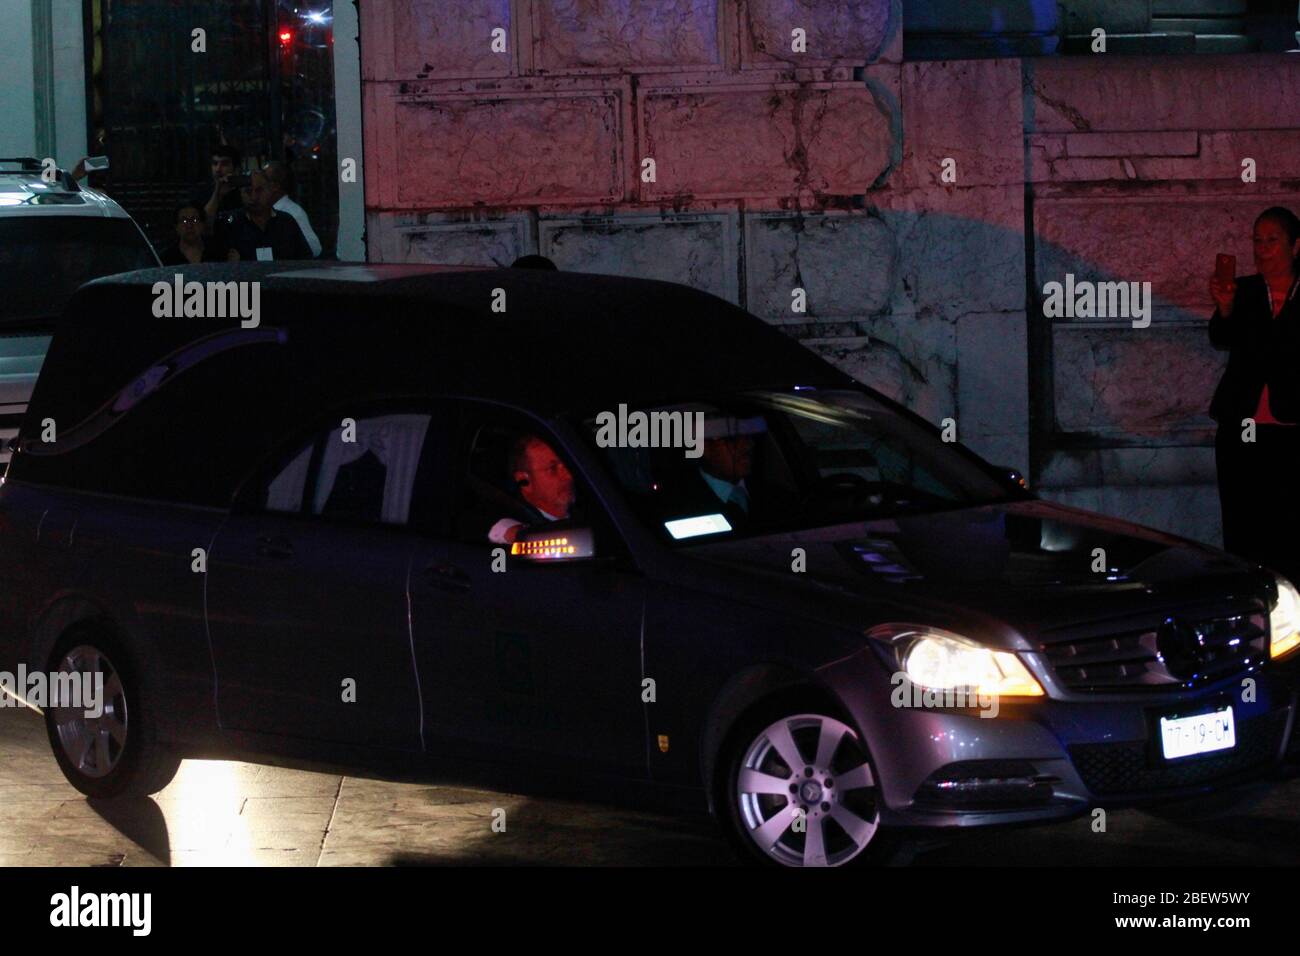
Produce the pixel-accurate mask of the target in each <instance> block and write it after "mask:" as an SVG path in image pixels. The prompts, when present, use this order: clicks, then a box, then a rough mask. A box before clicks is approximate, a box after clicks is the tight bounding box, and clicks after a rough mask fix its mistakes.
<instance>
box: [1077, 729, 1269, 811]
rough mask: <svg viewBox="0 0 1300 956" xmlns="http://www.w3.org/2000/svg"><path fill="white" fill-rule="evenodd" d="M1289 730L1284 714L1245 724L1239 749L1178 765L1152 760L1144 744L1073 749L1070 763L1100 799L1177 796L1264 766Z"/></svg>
mask: <svg viewBox="0 0 1300 956" xmlns="http://www.w3.org/2000/svg"><path fill="white" fill-rule="evenodd" d="M1285 728H1286V713H1285V712H1280V713H1273V714H1266V715H1264V716H1262V717H1255V718H1252V719H1251V720H1244V721H1242V722H1241V723H1240V725H1238V727H1237V746H1236V747H1234V748H1233V749H1232V750H1230V751H1227V752H1224V753H1218V754H1206V755H1205V756H1198V757H1186V758H1183V759H1182V760H1180V761H1177V762H1174V763H1167V762H1160V763H1155V762H1154V761H1156V760H1160V758H1159V757H1158V756H1157V757H1152V756H1151V752H1150V748H1149V745H1148V744H1147V743H1146V742H1144V741H1140V740H1139V741H1131V742H1126V743H1110V744H1075V745H1074V746H1072V747H1070V748H1069V752H1070V760H1071V761H1073V763H1074V768H1075V770H1077V771H1078V773H1079V777H1080V778H1081V779H1082V780H1083V783H1084V786H1086V787H1087V788H1088V790H1089V791H1091V792H1092V793H1094V794H1097V795H1114V794H1140V793H1148V792H1152V791H1160V790H1177V789H1179V788H1181V787H1192V786H1196V785H1198V784H1203V783H1210V782H1212V781H1214V780H1218V779H1220V778H1223V777H1231V776H1235V775H1237V774H1244V773H1246V772H1248V771H1251V770H1255V769H1258V768H1260V767H1263V766H1265V765H1266V764H1268V763H1269V762H1271V761H1272V760H1273V759H1274V758H1275V757H1276V756H1277V753H1278V749H1279V748H1280V747H1281V745H1282V733H1283V731H1284V730H1285Z"/></svg>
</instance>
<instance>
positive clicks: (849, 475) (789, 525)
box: [582, 388, 1014, 542]
mask: <svg viewBox="0 0 1300 956" xmlns="http://www.w3.org/2000/svg"><path fill="white" fill-rule="evenodd" d="M582 425H583V431H584V434H585V435H587V436H588V437H589V440H590V441H591V442H592V444H593V445H594V446H595V447H596V448H597V449H599V451H600V453H601V455H602V456H603V457H604V459H605V461H606V462H607V464H608V466H609V468H610V470H611V472H612V473H613V474H614V476H615V477H616V478H617V479H618V481H619V483H620V484H621V485H622V486H623V488H624V490H625V491H626V492H627V495H628V498H629V500H630V501H631V503H632V505H633V507H634V508H635V509H636V510H637V512H638V513H639V514H640V515H641V517H642V518H643V520H645V521H647V522H648V523H650V524H651V525H653V526H654V527H656V528H657V529H659V530H660V531H662V532H663V533H664V534H665V535H666V536H667V537H668V538H669V539H670V540H674V541H678V542H691V541H703V540H716V539H718V538H720V537H726V538H732V537H742V536H748V535H753V534H765V533H770V532H775V531H789V530H795V529H800V528H813V527H822V526H825V525H831V524H837V523H841V522H845V521H857V520H870V519H875V518H881V517H887V516H890V515H898V514H914V513H919V512H925V511H938V510H943V509H950V508H959V507H969V506H972V505H978V504H988V503H991V502H995V501H1006V500H1009V499H1011V498H1012V497H1014V492H1013V490H1012V488H1011V486H1010V484H1009V482H1008V481H1004V480H1003V479H1001V478H999V477H998V476H997V474H996V472H995V471H994V469H992V468H991V467H990V466H988V465H985V464H983V463H982V462H980V461H979V460H978V459H977V458H975V457H974V456H973V455H971V454H969V453H966V452H963V451H960V450H958V449H957V448H955V447H953V446H952V445H949V444H946V443H945V442H943V441H942V440H941V438H940V437H939V436H937V435H935V434H934V433H933V431H931V430H929V429H927V428H925V427H923V426H922V425H920V424H918V423H917V422H915V421H913V420H912V419H910V418H908V417H907V416H905V415H903V414H900V413H899V412H897V411H895V410H893V409H891V408H890V407H889V406H887V405H886V404H884V403H883V402H880V401H878V400H877V399H874V398H872V396H871V395H870V394H868V393H866V392H859V391H852V390H847V389H833V390H816V389H811V388H792V389H790V390H789V391H756V392H745V393H742V394H737V395H735V396H730V397H725V398H720V397H717V396H709V397H708V398H707V399H702V400H700V401H684V402H680V403H675V404H671V405H658V406H653V407H637V406H632V407H629V406H626V405H623V406H620V407H619V408H617V409H609V410H604V411H600V412H597V413H595V414H593V415H590V416H585V417H584V418H583V421H582Z"/></svg>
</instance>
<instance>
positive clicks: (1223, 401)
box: [1210, 206, 1300, 581]
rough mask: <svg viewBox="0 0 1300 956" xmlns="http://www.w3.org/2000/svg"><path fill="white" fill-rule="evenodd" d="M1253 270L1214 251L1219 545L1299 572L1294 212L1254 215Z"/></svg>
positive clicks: (1299, 336) (1299, 330)
mask: <svg viewBox="0 0 1300 956" xmlns="http://www.w3.org/2000/svg"><path fill="white" fill-rule="evenodd" d="M1254 250H1255V267H1256V268H1257V269H1258V270H1259V271H1258V272H1257V273H1256V274H1254V275H1249V276H1243V277H1242V278H1241V279H1237V278H1235V276H1234V274H1233V273H1234V272H1235V271H1236V266H1235V262H1234V261H1233V260H1232V257H1231V256H1220V257H1219V262H1218V264H1217V267H1216V270H1215V274H1214V276H1213V277H1212V278H1211V279H1210V295H1211V297H1212V298H1213V299H1214V304H1215V305H1216V306H1217V308H1216V309H1215V311H1214V315H1213V316H1211V318H1210V342H1211V344H1212V345H1213V346H1214V347H1215V348H1216V349H1218V350H1219V351H1221V352H1222V351H1226V352H1227V353H1228V365H1227V368H1226V369H1224V372H1223V378H1222V379H1220V380H1219V387H1218V388H1217V389H1215V392H1214V399H1213V401H1211V403H1210V416H1211V417H1212V418H1213V419H1214V420H1215V421H1216V422H1218V425H1219V428H1218V432H1217V434H1216V436H1215V441H1214V452H1215V464H1216V466H1217V468H1218V472H1219V502H1220V505H1221V507H1222V509H1223V546H1224V548H1225V549H1226V550H1228V551H1231V552H1233V553H1235V554H1239V555H1241V556H1242V557H1245V558H1249V559H1250V560H1253V561H1258V562H1259V563H1261V564H1264V565H1266V566H1268V567H1271V568H1273V569H1275V570H1277V571H1279V572H1281V573H1282V574H1284V575H1286V576H1287V577H1288V578H1290V579H1291V580H1292V581H1295V580H1297V579H1300V494H1298V492H1300V298H1298V297H1297V290H1298V289H1300V276H1298V275H1297V265H1298V263H1297V257H1298V256H1300V219H1298V218H1297V217H1296V215H1295V213H1293V212H1291V210H1289V209H1285V208H1283V207H1282V206H1273V207H1271V208H1269V209H1265V210H1264V211H1263V212H1262V213H1260V215H1259V218H1258V219H1256V220H1255V231H1254Z"/></svg>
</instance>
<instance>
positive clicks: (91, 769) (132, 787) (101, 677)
mask: <svg viewBox="0 0 1300 956" xmlns="http://www.w3.org/2000/svg"><path fill="white" fill-rule="evenodd" d="M48 670H49V672H50V674H51V675H62V676H61V677H60V678H57V681H58V682H59V683H61V684H63V685H64V686H67V681H68V678H69V677H70V678H74V679H75V680H76V683H77V685H78V686H79V687H81V688H86V689H88V690H89V691H90V693H91V694H93V695H94V696H93V697H83V698H81V699H74V700H51V701H49V702H48V703H49V704H50V705H51V706H48V707H46V709H45V729H46V732H47V733H48V735H49V738H50V746H51V748H52V749H53V750H54V758H55V760H57V761H58V764H59V769H60V770H62V771H63V775H64V776H65V777H67V778H68V782H69V783H71V784H72V785H73V786H74V787H76V788H77V789H78V790H80V791H81V792H82V793H84V794H85V795H86V796H88V797H104V798H108V797H119V796H146V795H148V794H151V793H157V792H158V791H159V790H161V789H162V788H163V787H165V786H167V784H168V783H170V782H171V780H172V778H173V777H175V776H176V771H177V770H178V769H179V768H180V758H179V757H178V756H176V754H175V753H174V752H172V751H171V750H169V749H168V748H166V747H164V746H163V745H162V744H161V743H160V742H159V741H158V738H157V727H156V725H155V723H154V713H155V712H154V709H153V708H154V705H153V702H152V701H148V700H146V699H145V697H144V694H143V687H142V685H141V682H140V681H139V680H137V678H136V675H135V672H134V671H133V669H132V667H131V664H130V661H129V659H128V657H127V655H126V653H125V652H124V651H123V649H122V647H121V646H120V645H119V644H118V643H117V642H116V641H114V640H113V639H112V638H110V637H108V636H107V635H103V634H99V633H93V632H88V631H81V632H79V633H72V634H69V635H67V636H65V637H64V638H62V639H61V640H60V641H59V642H58V643H57V644H56V645H55V646H54V650H53V652H52V653H51V655H50V661H49V667H48ZM56 705H57V706H56Z"/></svg>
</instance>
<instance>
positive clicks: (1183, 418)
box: [1054, 326, 1223, 439]
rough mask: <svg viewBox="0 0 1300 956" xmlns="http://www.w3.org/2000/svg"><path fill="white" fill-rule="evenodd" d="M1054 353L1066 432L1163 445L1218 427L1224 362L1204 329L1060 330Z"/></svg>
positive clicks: (1059, 407)
mask: <svg viewBox="0 0 1300 956" xmlns="http://www.w3.org/2000/svg"><path fill="white" fill-rule="evenodd" d="M1054 351H1055V369H1056V381H1055V398H1056V420H1057V423H1058V425H1059V426H1060V428H1061V429H1062V430H1064V431H1070V432H1087V433H1090V434H1115V435H1124V436H1130V437H1135V438H1147V439H1157V438H1163V437H1167V436H1168V434H1169V433H1170V432H1175V431H1179V430H1188V429H1198V428H1199V429H1204V428H1207V427H1209V426H1210V425H1211V422H1210V420H1209V417H1208V415H1207V413H1206V409H1207V408H1208V407H1209V404H1210V396H1211V395H1212V394H1213V393H1214V386H1215V385H1216V384H1217V383H1218V380H1219V375H1220V374H1221V372H1222V369H1223V360H1222V357H1221V356H1220V355H1219V354H1218V353H1216V352H1214V351H1213V350H1211V348H1210V346H1209V343H1208V341H1206V340H1205V333H1204V330H1203V329H1198V328H1157V327H1155V326H1152V327H1151V328H1149V329H1123V328H1118V329H1098V328H1087V327H1084V326H1074V327H1070V328H1064V327H1061V326H1058V328H1057V330H1056V335H1055V347H1054Z"/></svg>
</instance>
